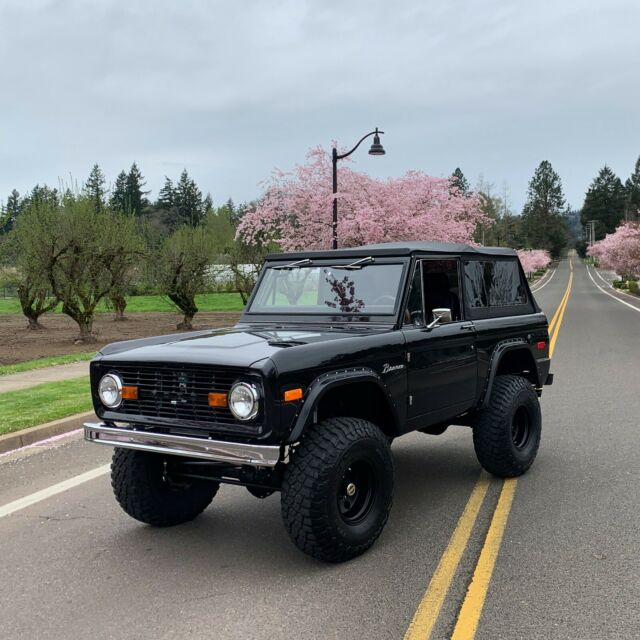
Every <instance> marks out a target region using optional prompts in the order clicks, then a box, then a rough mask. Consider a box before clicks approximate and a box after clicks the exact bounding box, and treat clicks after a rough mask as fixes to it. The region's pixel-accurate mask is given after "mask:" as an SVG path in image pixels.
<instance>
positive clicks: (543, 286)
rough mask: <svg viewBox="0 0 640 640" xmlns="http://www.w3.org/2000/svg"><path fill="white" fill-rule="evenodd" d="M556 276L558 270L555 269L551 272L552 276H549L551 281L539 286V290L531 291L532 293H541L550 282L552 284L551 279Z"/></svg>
mask: <svg viewBox="0 0 640 640" xmlns="http://www.w3.org/2000/svg"><path fill="white" fill-rule="evenodd" d="M555 275H556V269H554V270H553V271H552V272H551V275H550V276H549V279H548V280H547V281H546V282H545V283H544V284H543V285H541V286H539V287H538V288H537V289H531V293H538V291H540V289H544V288H545V287H546V286H547V285H548V284H549V283H550V282H551V278H553V276H555Z"/></svg>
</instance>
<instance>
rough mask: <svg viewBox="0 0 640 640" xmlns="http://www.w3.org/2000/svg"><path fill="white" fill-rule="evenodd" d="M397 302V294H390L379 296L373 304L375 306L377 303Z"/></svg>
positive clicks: (392, 303)
mask: <svg viewBox="0 0 640 640" xmlns="http://www.w3.org/2000/svg"><path fill="white" fill-rule="evenodd" d="M395 302H396V298H395V296H390V295H383V296H378V297H377V298H376V299H375V300H374V301H373V302H372V303H371V305H372V306H375V305H377V304H390V305H392V306H393V305H394V304H395Z"/></svg>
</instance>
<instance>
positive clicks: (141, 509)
mask: <svg viewBox="0 0 640 640" xmlns="http://www.w3.org/2000/svg"><path fill="white" fill-rule="evenodd" d="M165 460H166V457H165V456H161V455H158V454H155V453H147V452H145V451H134V450H132V449H118V448H116V449H115V450H114V452H113V459H112V461H111V486H112V487H113V493H114V494H115V496H116V500H117V501H118V504H120V506H121V507H122V508H123V509H124V511H125V512H126V513H127V514H129V515H130V516H131V517H132V518H135V519H136V520H139V521H140V522H144V523H146V524H150V525H153V526H154V527H171V526H173V525H176V524H182V523H183V522H188V521H189V520H193V519H194V518H195V517H196V516H198V515H200V514H201V513H202V512H203V511H204V510H205V509H206V508H207V507H208V506H209V504H210V503H211V501H212V500H213V497H214V496H215V495H216V493H217V491H218V488H219V486H220V485H219V484H218V483H216V482H209V481H206V480H186V481H185V482H182V481H181V482H180V483H179V484H178V483H175V482H172V481H171V480H170V479H164V461H165Z"/></svg>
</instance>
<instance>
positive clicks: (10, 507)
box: [0, 464, 111, 518]
mask: <svg viewBox="0 0 640 640" xmlns="http://www.w3.org/2000/svg"><path fill="white" fill-rule="evenodd" d="M110 468H111V465H110V464H105V465H102V466H101V467H97V468H95V469H91V471H86V472H85V473H81V474H80V475H79V476H74V477H73V478H69V479H68V480H63V481H62V482H58V483H57V484H54V485H52V486H50V487H47V488H46V489H42V490H41V491H36V492H35V493H32V494H31V495H29V496H25V497H24V498H19V499H18V500H14V501H13V502H9V504H5V505H4V506H1V507H0V518H4V517H5V516H10V515H11V514H12V513H16V511H21V510H22V509H26V508H27V507H30V506H31V505H33V504H36V503H38V502H41V501H42V500H46V499H47V498H51V497H52V496H55V495H57V494H59V493H62V492H63V491H67V490H68V489H73V487H77V486H78V485H81V484H84V483H85V482H89V480H93V479H94V478H99V477H100V476H103V475H104V474H105V473H109V469H110Z"/></svg>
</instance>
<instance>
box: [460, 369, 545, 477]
mask: <svg viewBox="0 0 640 640" xmlns="http://www.w3.org/2000/svg"><path fill="white" fill-rule="evenodd" d="M541 431H542V417H541V413H540V403H539V402H538V396H537V395H536V392H535V391H534V389H533V387H532V386H531V382H529V380H527V379H526V378H523V377H521V376H514V375H504V376H497V377H496V379H495V381H494V383H493V388H492V389H491V398H490V400H489V406H488V407H487V408H486V409H483V410H482V411H481V412H480V413H479V415H478V417H477V418H476V421H475V422H474V424H473V445H474V447H475V450H476V455H477V456H478V460H479V462H480V464H481V465H482V466H483V467H484V468H485V469H486V470H487V471H488V472H489V473H492V474H493V475H496V476H500V477H503V478H512V477H516V476H521V475H522V474H523V473H525V471H527V469H529V467H530V466H531V465H532V464H533V461H534V460H535V458H536V454H537V453H538V447H539V446H540V435H541Z"/></svg>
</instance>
